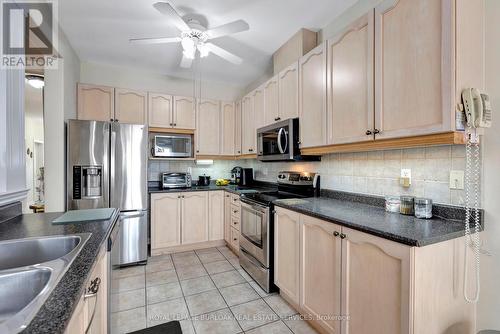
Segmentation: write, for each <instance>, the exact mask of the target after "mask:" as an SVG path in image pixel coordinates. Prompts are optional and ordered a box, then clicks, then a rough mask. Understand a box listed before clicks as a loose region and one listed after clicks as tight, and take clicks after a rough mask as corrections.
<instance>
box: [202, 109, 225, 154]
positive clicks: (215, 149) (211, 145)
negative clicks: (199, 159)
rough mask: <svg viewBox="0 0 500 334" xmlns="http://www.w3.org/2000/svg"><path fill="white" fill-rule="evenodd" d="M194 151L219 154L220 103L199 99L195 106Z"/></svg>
mask: <svg viewBox="0 0 500 334" xmlns="http://www.w3.org/2000/svg"><path fill="white" fill-rule="evenodd" d="M196 120H197V123H198V125H197V127H196V138H197V140H196V147H197V148H196V153H197V154H206V155H218V154H220V103H219V101H215V100H201V101H199V103H198V108H197V116H196Z"/></svg>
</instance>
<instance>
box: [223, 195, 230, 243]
mask: <svg viewBox="0 0 500 334" xmlns="http://www.w3.org/2000/svg"><path fill="white" fill-rule="evenodd" d="M231 202H232V201H231V195H230V194H228V193H224V240H226V243H228V244H230V243H231Z"/></svg>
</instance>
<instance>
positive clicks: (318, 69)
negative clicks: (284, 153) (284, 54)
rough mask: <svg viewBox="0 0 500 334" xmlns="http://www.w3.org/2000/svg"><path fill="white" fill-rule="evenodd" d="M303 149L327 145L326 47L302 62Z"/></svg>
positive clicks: (300, 95) (300, 72)
mask: <svg viewBox="0 0 500 334" xmlns="http://www.w3.org/2000/svg"><path fill="white" fill-rule="evenodd" d="M299 117H300V123H299V126H300V142H301V144H300V147H313V146H321V145H325V144H326V142H327V134H326V129H327V127H326V46H325V43H323V44H321V45H319V46H318V47H316V48H315V49H313V50H311V51H309V53H308V54H306V55H305V56H303V57H302V58H301V59H300V60H299Z"/></svg>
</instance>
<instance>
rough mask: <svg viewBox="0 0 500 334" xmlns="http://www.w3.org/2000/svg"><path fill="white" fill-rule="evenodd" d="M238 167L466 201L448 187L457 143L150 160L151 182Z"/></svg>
mask: <svg viewBox="0 0 500 334" xmlns="http://www.w3.org/2000/svg"><path fill="white" fill-rule="evenodd" d="M234 166H242V167H253V168H254V171H255V178H256V179H258V180H262V181H272V182H274V181H276V177H277V175H278V172H279V171H282V170H292V171H309V172H317V173H320V174H321V187H322V188H324V189H333V190H341V191H349V192H356V193H363V194H372V195H401V194H411V195H414V196H418V197H424V196H425V197H429V198H432V199H433V200H434V201H435V202H436V203H442V204H453V205H463V201H464V191H463V190H451V189H449V175H450V171H451V170H464V169H465V148H464V147H463V146H459V145H445V146H432V147H422V148H412V149H401V150H386V151H373V152H361V153H335V154H329V155H325V156H323V157H322V160H321V161H320V162H293V163H289V162H268V163H263V162H259V161H256V160H236V161H232V160H216V161H214V164H213V165H209V166H197V165H196V164H195V163H194V162H193V161H185V162H184V161H181V162H178V161H150V164H149V180H150V181H158V180H159V173H160V172H163V171H177V172H184V171H186V170H187V168H188V167H191V168H192V172H193V179H194V180H195V179H197V178H198V176H199V175H203V174H206V175H210V176H211V177H212V179H216V178H229V177H230V172H231V168H232V167H234ZM402 168H409V169H411V176H412V184H411V186H410V187H409V188H403V187H402V186H400V185H399V176H400V173H401V169H402Z"/></svg>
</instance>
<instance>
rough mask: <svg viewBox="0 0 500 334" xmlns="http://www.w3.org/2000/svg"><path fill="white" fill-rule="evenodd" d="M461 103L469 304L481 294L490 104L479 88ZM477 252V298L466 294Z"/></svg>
mask: <svg viewBox="0 0 500 334" xmlns="http://www.w3.org/2000/svg"><path fill="white" fill-rule="evenodd" d="M462 101H463V107H464V112H465V117H466V120H467V127H466V129H465V132H466V138H467V146H466V160H465V259H464V262H465V263H464V298H465V300H466V301H467V302H469V303H476V302H477V301H478V300H479V291H480V284H479V280H480V277H479V275H480V257H481V240H480V239H479V232H480V230H481V221H480V214H479V199H480V194H481V188H480V185H481V158H480V146H479V131H478V128H489V127H491V104H490V99H489V97H488V95H486V94H481V92H480V91H479V90H478V89H477V88H466V89H464V90H463V91H462ZM471 221H472V222H474V233H471V229H470V222H471ZM469 247H472V248H473V250H474V258H475V264H476V268H475V269H476V272H475V274H476V275H475V279H476V291H475V295H474V298H471V297H469V295H468V293H467V285H468V283H467V279H468V265H467V257H468V256H467V251H468V249H469Z"/></svg>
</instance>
